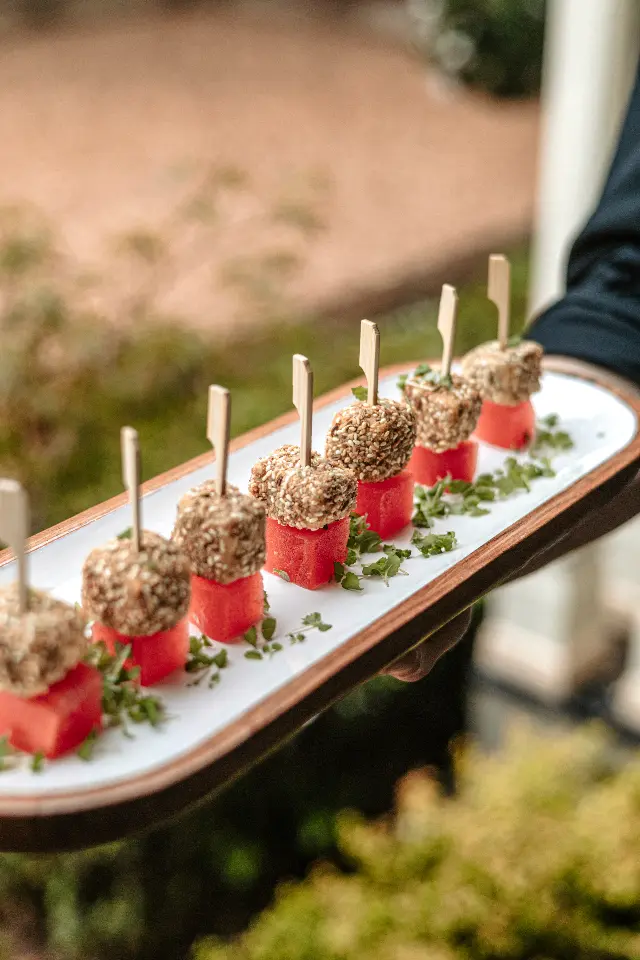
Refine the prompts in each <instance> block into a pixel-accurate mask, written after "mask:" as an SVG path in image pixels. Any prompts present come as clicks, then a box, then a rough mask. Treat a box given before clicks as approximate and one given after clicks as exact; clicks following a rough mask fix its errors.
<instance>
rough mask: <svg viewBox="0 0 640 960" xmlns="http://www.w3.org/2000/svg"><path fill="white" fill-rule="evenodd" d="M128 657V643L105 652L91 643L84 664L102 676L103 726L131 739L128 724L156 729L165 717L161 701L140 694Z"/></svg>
mask: <svg viewBox="0 0 640 960" xmlns="http://www.w3.org/2000/svg"><path fill="white" fill-rule="evenodd" d="M130 656H131V646H130V645H129V644H127V645H122V644H117V645H116V651H115V653H113V654H112V653H109V651H108V650H107V648H106V646H105V644H104V643H95V644H92V646H91V649H90V651H89V654H88V656H87V662H88V663H90V664H91V665H92V666H94V667H96V669H97V670H99V671H100V673H101V674H102V683H103V687H102V713H103V716H104V720H105V726H107V727H122V729H123V733H124V734H125V736H131V733H130V731H129V729H128V721H131V722H132V723H136V724H137V723H149V724H151V726H152V727H157V726H159V725H160V724H161V723H162V721H163V720H164V719H165V718H166V711H165V707H164V704H163V702H162V700H161V699H160V698H159V697H156V696H153V695H152V694H148V693H144V692H143V690H141V688H140V686H139V683H138V681H139V677H140V669H139V667H128V666H127V660H128V659H129V657H130Z"/></svg>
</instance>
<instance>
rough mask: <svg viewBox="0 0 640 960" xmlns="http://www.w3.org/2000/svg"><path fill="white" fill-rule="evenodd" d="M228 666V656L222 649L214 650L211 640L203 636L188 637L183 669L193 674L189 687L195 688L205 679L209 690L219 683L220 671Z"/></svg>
mask: <svg viewBox="0 0 640 960" xmlns="http://www.w3.org/2000/svg"><path fill="white" fill-rule="evenodd" d="M228 666H229V654H228V653H227V651H226V649H225V648H224V647H222V648H221V649H220V650H215V649H214V646H213V643H212V642H211V640H209V638H208V637H205V635H204V634H201V636H199V637H189V659H188V660H187V663H186V667H185V669H186V671H187V673H192V674H195V679H194V680H192V681H191V682H190V683H189V686H190V687H197V686H198V685H199V684H200V683H202V681H203V680H204V679H205V677H206V678H207V686H208V687H209V689H210V690H211V689H212V688H213V687H215V686H216V685H217V684H218V683H220V671H221V670H224V669H225V667H228Z"/></svg>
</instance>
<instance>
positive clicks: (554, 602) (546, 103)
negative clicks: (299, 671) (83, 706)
mask: <svg viewBox="0 0 640 960" xmlns="http://www.w3.org/2000/svg"><path fill="white" fill-rule="evenodd" d="M639 38H640V3H639V2H638V0H548V14H547V34H546V45H545V66H544V79H543V92H542V101H543V124H542V136H541V145H540V167H539V195H538V204H537V211H536V229H535V236H534V243H533V260H532V282H531V289H530V311H531V313H532V314H535V313H537V312H539V310H540V309H541V308H543V307H544V306H546V305H547V304H548V303H550V302H552V301H553V300H555V299H557V298H558V297H559V296H561V295H562V293H563V292H564V287H565V281H564V274H565V267H566V256H567V253H568V249H569V246H570V244H571V241H572V239H573V237H574V236H575V234H576V233H577V232H578V230H579V229H580V228H581V226H582V225H583V223H584V222H585V220H586V219H587V217H588V215H589V213H590V212H591V210H592V209H593V207H594V205H595V203H596V201H597V198H598V194H599V192H600V190H601V187H602V184H603V181H604V178H605V175H606V171H607V168H608V166H609V163H610V160H611V155H612V152H613V150H614V148H615V143H616V140H617V136H618V132H619V128H620V123H621V120H622V118H623V115H624V112H625V108H626V104H627V101H628V96H629V91H630V88H631V83H632V81H633V77H634V73H635V69H636V64H637V57H638V48H639V43H638V41H639ZM602 575H603V565H602V563H601V554H600V549H599V548H598V547H590V548H587V549H586V550H581V551H580V552H579V553H577V554H575V555H573V556H571V557H568V558H567V559H566V560H563V561H560V562H558V563H556V564H554V565H553V567H551V568H547V569H546V570H542V571H541V572H540V573H538V574H534V575H533V576H532V577H529V578H527V579H526V580H524V581H522V582H521V583H515V584H513V585H512V586H510V587H506V588H504V589H503V590H498V591H497V592H496V593H495V595H494V596H493V597H492V598H491V603H490V606H489V611H488V613H489V615H488V617H487V619H486V621H485V625H484V627H483V630H482V633H481V635H480V638H479V641H480V642H479V644H478V651H477V660H478V662H479V664H480V665H481V667H482V668H483V669H484V670H485V671H486V672H488V673H489V674H491V675H493V676H496V677H499V678H500V679H502V680H506V681H508V682H510V683H512V684H514V685H516V686H520V687H522V688H525V689H527V690H528V691H529V692H531V693H534V694H536V695H537V696H539V697H541V698H542V699H548V700H552V701H558V700H563V699H564V698H566V697H567V696H569V695H570V694H571V692H572V691H573V690H574V689H575V687H576V686H579V685H580V683H581V682H584V681H585V680H586V679H588V678H589V676H590V675H593V673H597V672H598V669H599V665H600V664H601V663H603V662H605V661H606V658H607V652H608V650H607V648H608V645H609V636H610V629H609V625H608V617H607V611H606V610H605V609H604V604H603V594H604V590H603V583H602V579H603V577H602Z"/></svg>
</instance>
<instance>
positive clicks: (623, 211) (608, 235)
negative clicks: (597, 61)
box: [527, 71, 640, 384]
mask: <svg viewBox="0 0 640 960" xmlns="http://www.w3.org/2000/svg"><path fill="white" fill-rule="evenodd" d="M527 336H529V337H531V338H532V339H534V340H537V341H538V343H540V344H542V346H543V347H544V348H545V351H546V352H547V353H553V354H562V355H564V356H570V357H576V358H577V359H580V360H586V361H589V362H590V363H594V364H597V365H598V366H601V367H605V368H607V369H609V370H612V371H614V372H615V373H619V374H621V375H622V376H625V377H628V378H629V379H630V380H633V381H635V382H636V383H638V384H640V71H639V72H638V75H637V77H636V83H635V87H634V90H633V93H632V95H631V100H630V102H629V108H628V112H627V117H626V120H625V123H624V127H623V130H622V135H621V138H620V142H619V144H618V149H617V151H616V155H615V157H614V160H613V164H612V166H611V170H610V173H609V177H608V179H607V183H606V185H605V188H604V191H603V194H602V197H601V199H600V202H599V204H598V207H597V208H596V211H595V213H594V214H593V216H592V217H591V218H590V220H589V221H588V223H587V225H586V227H585V228H584V230H583V231H582V233H581V234H580V236H579V237H578V239H577V240H576V241H575V243H574V245H573V248H572V250H571V254H570V256H569V264H568V270H567V293H566V296H565V297H563V299H562V300H560V301H558V303H556V304H554V305H553V306H552V307H550V308H549V309H548V310H546V311H545V312H544V313H543V314H541V316H540V317H538V318H537V319H536V320H535V321H534V322H533V324H532V325H531V327H530V328H529V330H528V332H527Z"/></svg>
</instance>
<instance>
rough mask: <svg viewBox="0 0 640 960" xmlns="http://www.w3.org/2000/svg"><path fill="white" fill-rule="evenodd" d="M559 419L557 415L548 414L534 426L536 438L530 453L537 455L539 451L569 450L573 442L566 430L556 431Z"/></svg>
mask: <svg viewBox="0 0 640 960" xmlns="http://www.w3.org/2000/svg"><path fill="white" fill-rule="evenodd" d="M559 422H560V418H559V416H558V414H557V413H550V414H549V415H548V416H546V417H543V418H542V420H540V421H539V423H537V424H536V437H535V440H534V441H533V443H532V445H531V448H530V452H531V453H532V454H534V455H535V454H536V453H539V452H540V451H541V450H571V449H572V448H573V446H574V443H573V440H572V439H571V437H570V436H569V434H568V433H567V431H566V430H556V429H555V428H556V427H557V426H558V423H559Z"/></svg>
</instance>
